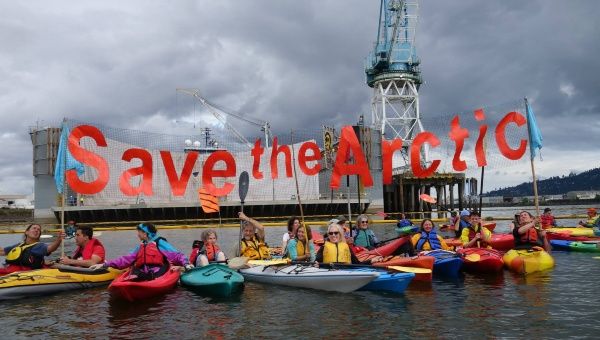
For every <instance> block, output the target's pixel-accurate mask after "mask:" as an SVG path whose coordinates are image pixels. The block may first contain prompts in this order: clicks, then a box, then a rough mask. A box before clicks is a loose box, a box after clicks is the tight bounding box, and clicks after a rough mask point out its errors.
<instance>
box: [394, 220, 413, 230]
mask: <svg viewBox="0 0 600 340" xmlns="http://www.w3.org/2000/svg"><path fill="white" fill-rule="evenodd" d="M411 225H412V222H411V221H410V220H407V219H403V220H400V221H398V223H397V224H396V226H397V227H398V228H404V227H408V226H411Z"/></svg>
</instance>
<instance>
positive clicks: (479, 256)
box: [456, 248, 504, 273]
mask: <svg viewBox="0 0 600 340" xmlns="http://www.w3.org/2000/svg"><path fill="white" fill-rule="evenodd" d="M456 252H457V253H459V254H460V255H462V256H463V261H464V262H463V268H464V269H465V270H466V271H470V272H476V273H497V272H501V271H502V269H503V266H504V261H503V260H502V255H503V254H502V253H501V252H500V251H498V250H495V249H487V248H462V249H459V250H457V251H456Z"/></svg>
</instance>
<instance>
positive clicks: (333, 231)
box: [316, 223, 360, 264]
mask: <svg viewBox="0 0 600 340" xmlns="http://www.w3.org/2000/svg"><path fill="white" fill-rule="evenodd" d="M343 236H344V229H343V228H342V226H340V225H339V224H337V223H330V224H329V227H327V240H326V241H325V244H323V246H322V247H321V248H320V249H319V251H318V252H317V255H316V262H317V263H346V264H351V263H354V264H359V263H360V261H359V260H358V258H357V257H356V255H354V252H352V250H351V249H350V247H349V246H348V244H347V243H346V240H345V238H344V237H343Z"/></svg>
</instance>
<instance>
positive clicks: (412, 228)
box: [396, 225, 419, 235]
mask: <svg viewBox="0 0 600 340" xmlns="http://www.w3.org/2000/svg"><path fill="white" fill-rule="evenodd" d="M417 231H419V227H418V226H416V225H408V226H406V227H399V228H396V232H397V233H398V234H400V235H409V234H413V233H416V232H417Z"/></svg>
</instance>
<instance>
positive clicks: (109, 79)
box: [0, 0, 600, 195]
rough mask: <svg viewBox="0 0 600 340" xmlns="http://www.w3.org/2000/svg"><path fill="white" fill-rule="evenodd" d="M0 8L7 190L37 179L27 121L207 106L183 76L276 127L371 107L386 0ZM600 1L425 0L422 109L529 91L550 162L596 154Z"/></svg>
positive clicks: (2, 175)
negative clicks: (194, 102) (372, 60)
mask: <svg viewBox="0 0 600 340" xmlns="http://www.w3.org/2000/svg"><path fill="white" fill-rule="evenodd" d="M0 12H1V13H2V16H1V18H0V41H2V44H0V120H1V121H2V124H0V143H1V145H2V146H3V147H2V148H0V159H1V160H2V162H1V163H0V195H3V194H30V193H31V192H32V191H33V176H32V145H31V140H30V137H29V133H28V131H29V128H30V127H32V126H37V127H43V126H57V125H58V124H60V121H61V120H62V118H63V117H68V118H72V119H78V120H82V121H90V122H100V123H103V124H105V125H108V126H114V127H127V128H130V129H138V130H149V131H167V130H169V129H170V128H171V127H173V126H175V128H177V125H178V124H180V123H174V122H175V121H188V122H192V121H194V120H199V119H200V118H201V117H200V116H198V117H196V114H197V111H196V109H190V107H192V106H190V105H191V104H186V103H189V99H188V102H186V101H185V99H182V98H181V97H182V95H178V94H176V91H175V89H176V88H182V87H184V88H198V89H199V90H200V91H201V93H202V95H203V96H204V97H205V98H208V99H209V100H210V101H211V102H215V103H219V104H221V105H223V106H225V107H227V108H231V109H233V110H236V111H238V112H242V113H244V114H247V115H248V116H249V117H256V118H258V119H263V120H268V121H269V122H270V123H271V125H272V126H273V128H274V130H275V131H289V130H290V129H291V128H294V127H298V128H307V129H311V128H315V129H316V128H318V127H320V126H321V125H323V124H325V125H332V126H341V125H347V124H353V123H355V122H356V121H357V120H358V116H359V115H360V114H364V115H365V117H367V122H369V120H370V100H371V96H372V89H370V88H369V87H368V86H367V85H365V76H364V60H365V57H366V56H367V54H368V53H369V51H370V49H371V48H372V46H373V42H374V41H375V39H376V32H377V25H378V13H379V2H378V1H365V0H343V1H342V0H306V1H293V0H277V1H275V0H271V1H258V0H248V1H241V0H238V1H226V0H220V1H209V0H200V1H126V2H124V1H75V2H74V1H52V2H48V1H26V2H17V1H3V2H0ZM597 13H600V2H597V1H579V0H573V1H557V0H537V1H535V0H532V1H520V0H502V1H499V0H498V1H476V0H457V1H445V0H425V1H421V2H420V10H419V15H420V17H419V24H418V30H417V42H416V46H417V53H418V55H419V57H420V59H421V70H422V76H423V79H424V80H425V82H424V84H423V85H422V86H421V89H420V105H421V112H422V114H423V115H428V114H431V115H436V114H438V115H439V114H445V113H448V112H462V111H465V110H469V109H473V108H477V107H480V106H482V105H493V104H497V103H503V102H506V101H507V100H514V99H519V98H523V97H525V96H527V97H528V98H529V99H530V101H531V103H533V105H534V108H535V112H536V116H537V121H538V125H539V127H540V129H541V130H542V133H543V136H544V146H543V149H542V154H543V160H542V161H541V162H537V164H536V172H537V174H538V176H539V177H540V178H547V177H551V176H556V175H563V174H568V173H569V172H581V171H584V170H587V169H590V168H594V167H598V166H599V165H600V162H599V161H598V160H599V159H600V151H599V150H598V145H600V119H598V118H599V117H600V116H599V114H600V96H598V89H599V88H600V86H599V85H600V81H599V79H600V58H599V57H598V55H599V54H598V52H599V50H600V40H599V39H598V34H599V33H600V24H599V20H598V19H597ZM198 115H200V113H198ZM181 124H183V123H181ZM182 126H183V125H182ZM165 127H169V129H166V128H165ZM240 129H241V131H242V132H243V133H249V134H253V135H256V134H257V133H256V131H255V130H253V129H256V127H254V126H251V125H249V126H245V127H241V128H240ZM169 131H170V130H169ZM519 164H520V166H519V167H518V169H506V168H504V169H499V170H494V169H490V170H489V171H488V172H487V173H486V176H487V177H486V178H487V179H488V180H487V182H486V183H485V189H486V190H491V189H494V188H498V187H502V186H506V185H514V184H519V183H521V182H523V181H527V180H529V178H530V177H531V174H530V172H529V171H528V164H525V166H524V165H523V162H521V163H519Z"/></svg>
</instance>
